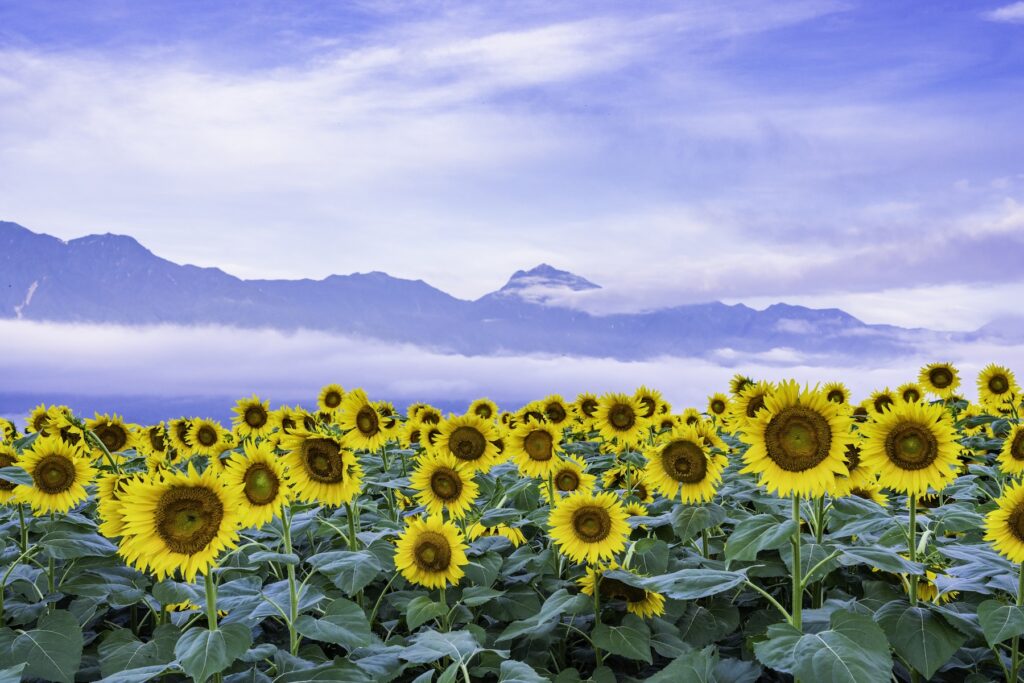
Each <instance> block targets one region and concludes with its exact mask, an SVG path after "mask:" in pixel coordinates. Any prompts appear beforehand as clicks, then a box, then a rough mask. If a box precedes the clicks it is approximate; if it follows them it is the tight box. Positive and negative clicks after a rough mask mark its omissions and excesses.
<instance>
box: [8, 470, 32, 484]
mask: <svg viewBox="0 0 1024 683" xmlns="http://www.w3.org/2000/svg"><path fill="white" fill-rule="evenodd" d="M0 480H3V481H6V482H10V483H11V484H16V485H18V486H32V475H31V474H29V473H28V472H26V471H25V470H24V469H22V468H21V467H16V466H13V465H12V466H10V467H0Z"/></svg>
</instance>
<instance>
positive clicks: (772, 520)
mask: <svg viewBox="0 0 1024 683" xmlns="http://www.w3.org/2000/svg"><path fill="white" fill-rule="evenodd" d="M795 529H796V525H795V524H794V522H793V520H791V519H787V520H785V521H780V520H779V518H778V517H775V516H773V515H754V516H753V517H749V518H747V519H745V520H743V521H742V522H740V523H739V524H737V525H736V527H735V528H734V529H733V531H732V533H731V534H729V538H728V540H726V542H725V559H726V560H728V561H730V562H732V561H752V560H756V559H757V554H758V553H759V552H761V551H762V550H774V549H776V548H780V547H782V546H783V545H785V544H786V543H788V542H789V540H790V539H791V538H793V531H794V530H795Z"/></svg>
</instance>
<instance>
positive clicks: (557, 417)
mask: <svg viewBox="0 0 1024 683" xmlns="http://www.w3.org/2000/svg"><path fill="white" fill-rule="evenodd" d="M544 415H546V416H547V418H548V420H550V421H551V422H554V423H555V424H558V423H559V422H561V421H562V420H564V419H565V408H563V407H562V405H561V404H560V403H549V404H548V405H547V406H545V407H544Z"/></svg>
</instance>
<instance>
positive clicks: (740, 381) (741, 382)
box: [729, 372, 754, 396]
mask: <svg viewBox="0 0 1024 683" xmlns="http://www.w3.org/2000/svg"><path fill="white" fill-rule="evenodd" d="M753 383H754V380H753V379H751V378H750V377H747V376H746V375H744V374H742V373H739V372H737V373H736V374H735V375H733V376H732V379H730V380H729V393H730V394H732V395H733V396H739V395H740V394H742V393H743V390H744V389H746V388H747V387H748V386H749V385H751V384H753Z"/></svg>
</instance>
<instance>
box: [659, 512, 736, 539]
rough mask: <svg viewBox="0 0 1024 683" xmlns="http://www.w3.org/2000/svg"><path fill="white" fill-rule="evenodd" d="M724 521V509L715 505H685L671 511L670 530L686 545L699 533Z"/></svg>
mask: <svg viewBox="0 0 1024 683" xmlns="http://www.w3.org/2000/svg"><path fill="white" fill-rule="evenodd" d="M723 521H725V508H724V507H722V506H721V505H717V504H715V503H710V504H708V505H685V506H682V507H678V508H676V509H675V510H673V511H672V530H673V531H675V532H676V538H678V539H679V540H680V541H681V542H683V543H686V542H687V541H689V540H690V539H691V538H693V537H694V536H696V535H697V533H699V532H700V531H702V530H704V529H707V528H708V527H713V526H717V525H719V524H721V523H722V522H723Z"/></svg>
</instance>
